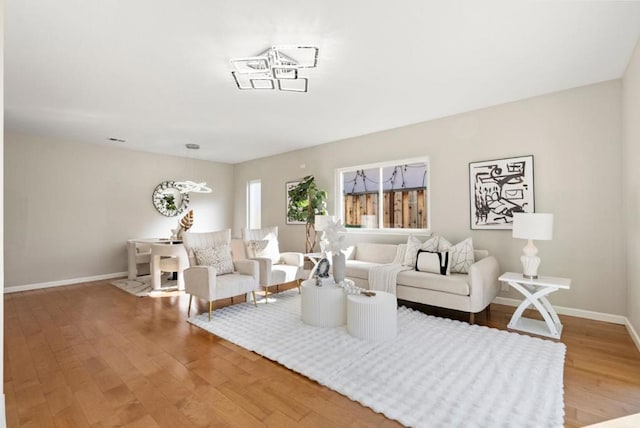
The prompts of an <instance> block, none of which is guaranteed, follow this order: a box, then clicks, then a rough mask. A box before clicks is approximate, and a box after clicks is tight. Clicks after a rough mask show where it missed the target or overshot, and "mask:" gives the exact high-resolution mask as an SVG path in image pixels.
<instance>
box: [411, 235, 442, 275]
mask: <svg viewBox="0 0 640 428" xmlns="http://www.w3.org/2000/svg"><path fill="white" fill-rule="evenodd" d="M438 238H439V237H438V235H433V236H432V237H431V238H429V239H427V240H426V241H424V243H423V242H421V241H420V240H419V239H418V238H416V237H415V236H409V238H408V239H407V249H406V250H405V253H404V261H403V262H402V264H403V265H404V266H410V267H412V268H415V267H416V256H417V255H418V250H425V251H431V252H436V251H438V240H439V239H438Z"/></svg>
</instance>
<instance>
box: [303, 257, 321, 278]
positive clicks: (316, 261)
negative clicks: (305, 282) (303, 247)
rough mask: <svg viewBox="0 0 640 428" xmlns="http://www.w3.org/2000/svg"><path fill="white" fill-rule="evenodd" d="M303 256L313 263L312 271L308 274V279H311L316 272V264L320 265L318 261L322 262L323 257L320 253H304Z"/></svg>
mask: <svg viewBox="0 0 640 428" xmlns="http://www.w3.org/2000/svg"><path fill="white" fill-rule="evenodd" d="M303 256H304V257H306V258H308V259H309V260H311V263H313V269H311V272H309V279H312V278H313V275H314V274H315V273H316V270H318V263H320V260H322V258H323V255H322V253H306V254H303Z"/></svg>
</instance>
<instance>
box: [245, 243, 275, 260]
mask: <svg viewBox="0 0 640 428" xmlns="http://www.w3.org/2000/svg"><path fill="white" fill-rule="evenodd" d="M247 248H248V250H249V258H255V257H260V258H267V259H271V263H273V264H276V263H278V262H279V261H280V248H279V245H278V241H277V240H276V239H268V238H267V239H262V240H252V241H249V242H248V244H247Z"/></svg>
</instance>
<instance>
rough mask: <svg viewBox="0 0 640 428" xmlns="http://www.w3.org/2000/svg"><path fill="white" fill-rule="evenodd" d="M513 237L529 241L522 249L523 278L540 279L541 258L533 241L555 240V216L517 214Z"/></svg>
mask: <svg viewBox="0 0 640 428" xmlns="http://www.w3.org/2000/svg"><path fill="white" fill-rule="evenodd" d="M513 237H514V238H519V239H528V240H529V242H528V243H527V245H525V247H524V248H523V249H522V252H523V253H524V255H523V256H522V257H520V260H521V261H522V268H523V273H522V276H523V277H525V278H528V279H537V278H538V266H540V257H538V256H536V254H538V249H537V248H536V246H535V245H533V240H543V241H549V240H551V239H552V238H553V214H546V213H545V214H543V213H516V214H514V215H513Z"/></svg>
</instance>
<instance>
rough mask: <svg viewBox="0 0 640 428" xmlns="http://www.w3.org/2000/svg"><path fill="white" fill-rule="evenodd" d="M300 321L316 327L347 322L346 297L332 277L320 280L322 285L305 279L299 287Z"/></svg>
mask: <svg viewBox="0 0 640 428" xmlns="http://www.w3.org/2000/svg"><path fill="white" fill-rule="evenodd" d="M300 294H301V296H300V297H301V301H302V303H301V304H302V307H301V312H302V322H304V323H305V324H309V325H314V326H316V327H338V326H341V325H344V324H345V323H346V322H347V298H346V294H345V292H344V290H343V289H342V287H339V286H338V285H336V283H335V282H334V281H333V278H325V279H323V280H322V286H321V287H318V286H316V281H315V280H313V279H307V280H305V281H302V285H301V287H300Z"/></svg>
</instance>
